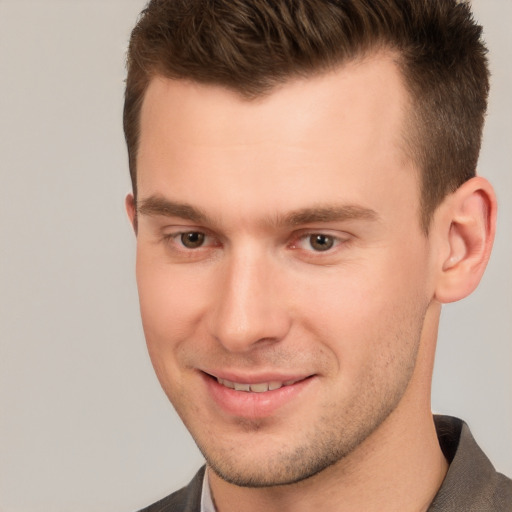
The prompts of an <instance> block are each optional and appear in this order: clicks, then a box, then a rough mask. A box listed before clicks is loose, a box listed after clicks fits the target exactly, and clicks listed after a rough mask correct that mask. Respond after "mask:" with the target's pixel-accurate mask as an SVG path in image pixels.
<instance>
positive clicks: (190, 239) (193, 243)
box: [180, 231, 206, 249]
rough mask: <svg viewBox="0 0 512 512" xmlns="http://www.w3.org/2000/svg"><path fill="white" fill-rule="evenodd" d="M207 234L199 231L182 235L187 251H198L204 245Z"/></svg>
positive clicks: (182, 241) (181, 238)
mask: <svg viewBox="0 0 512 512" xmlns="http://www.w3.org/2000/svg"><path fill="white" fill-rule="evenodd" d="M205 238H206V236H205V234H204V233H201V232H199V231H190V232H189V233H181V235H180V240H181V243H182V244H183V246H184V247H186V248H187V249H197V248H198V247H201V246H202V245H203V244H204V241H205Z"/></svg>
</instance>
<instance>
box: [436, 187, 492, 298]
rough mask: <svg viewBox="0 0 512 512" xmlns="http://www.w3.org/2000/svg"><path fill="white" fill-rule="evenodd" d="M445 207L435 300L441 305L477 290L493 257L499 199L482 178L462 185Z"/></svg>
mask: <svg viewBox="0 0 512 512" xmlns="http://www.w3.org/2000/svg"><path fill="white" fill-rule="evenodd" d="M442 207H443V208H444V210H445V211H444V218H445V219H446V221H445V222H444V225H445V226H447V227H446V228H445V233H446V235H445V238H446V242H447V243H445V244H444V246H445V247H447V248H448V249H447V251H445V252H444V253H443V254H442V261H441V265H440V275H439V279H438V281H437V286H436V292H435V299H436V300H437V301H439V302H441V303H447V302H455V301H457V300H460V299H463V298H464V297H467V296H468V295H469V294H470V293H471V292H473V290H474V289H475V288H476V287H477V285H478V283H479V282H480V279H481V278H482V275H483V273H484V270H485V267H486V265H487V262H488V261H489V257H490V254H491V249H492V244H493V241H494V234H495V229H496V196H495V194H494V190H493V188H492V186H491V185H490V183H489V182H488V181H487V180H485V179H484V178H481V177H476V178H472V179H471V180H469V181H467V182H466V183H464V184H463V185H461V186H460V187H459V188H458V189H457V190H456V191H455V192H454V193H453V194H452V195H451V196H450V197H449V198H447V200H446V204H444V205H442Z"/></svg>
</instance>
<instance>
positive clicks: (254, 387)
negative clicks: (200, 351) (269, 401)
mask: <svg viewBox="0 0 512 512" xmlns="http://www.w3.org/2000/svg"><path fill="white" fill-rule="evenodd" d="M213 378H215V379H217V382H218V383H219V384H220V385H221V386H224V387H226V388H229V389H234V390H235V391H244V392H246V393H266V392H267V391H275V390H276V389H280V388H282V387H285V386H292V385H293V384H295V383H297V382H300V381H301V380H304V379H296V380H287V381H284V382H282V381H277V380H271V381H269V382H258V383H256V384H248V383H242V382H233V381H230V380H227V379H221V378H220V377H213Z"/></svg>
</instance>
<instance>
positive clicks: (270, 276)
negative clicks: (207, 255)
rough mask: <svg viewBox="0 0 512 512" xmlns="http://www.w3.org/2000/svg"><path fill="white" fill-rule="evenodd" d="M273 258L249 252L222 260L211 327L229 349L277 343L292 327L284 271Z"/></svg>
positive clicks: (243, 348) (244, 348)
mask: <svg viewBox="0 0 512 512" xmlns="http://www.w3.org/2000/svg"><path fill="white" fill-rule="evenodd" d="M270 260H271V258H270V257H267V258H266V257H264V256H259V257H258V256H257V255H255V254H251V253H248V252H246V253H245V254H238V255H233V256H232V257H231V258H229V259H228V261H224V262H223V263H224V267H223V272H221V273H220V275H219V289H218V293H217V294H216V297H215V304H214V307H213V308H212V309H211V318H210V329H211V334H212V335H213V337H214V338H215V339H216V340H217V342H218V343H220V344H221V345H223V346H224V348H225V349H226V350H228V351H230V352H249V351H251V350H253V349H254V348H255V347H260V346H262V345H264V344H272V343H277V342H279V341H280V340H282V339H283V338H284V337H285V336H286V334H287V333H288V331H289V329H290V325H291V315H290V311H289V310H288V308H287V301H286V300H285V295H286V293H285V288H286V287H285V286H283V284H284V283H283V279H282V272H280V271H279V269H278V265H277V264H276V263H273V262H272V261H270Z"/></svg>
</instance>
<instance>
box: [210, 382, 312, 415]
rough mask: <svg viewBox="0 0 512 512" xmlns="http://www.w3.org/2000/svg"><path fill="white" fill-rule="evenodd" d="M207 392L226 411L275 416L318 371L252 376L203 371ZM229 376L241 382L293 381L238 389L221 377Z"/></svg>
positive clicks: (297, 394) (306, 385)
mask: <svg viewBox="0 0 512 512" xmlns="http://www.w3.org/2000/svg"><path fill="white" fill-rule="evenodd" d="M200 373H201V376H202V379H203V382H204V384H205V386H206V389H207V393H208V394H209V396H210V397H211V398H212V399H213V401H214V402H215V404H216V405H217V406H218V407H219V408H220V409H221V410H222V411H223V412H224V413H226V414H228V415H230V416H235V417H239V418H246V419H261V418H265V417H269V416H272V415H273V414H276V413H277V412H279V410H280V409H282V408H284V407H286V406H287V405H288V404H290V403H291V402H292V401H294V400H295V399H296V398H297V397H298V396H299V395H300V394H302V393H303V392H304V391H305V390H306V388H308V387H309V386H310V385H311V384H312V383H313V381H314V380H315V379H314V377H315V376H314V375H298V376H283V375H276V374H272V375H271V374H266V375H259V376H257V377H252V378H249V377H247V376H245V377H241V376H236V375H234V374H225V373H223V374H222V375H220V374H215V375H212V374H209V373H206V372H200ZM217 377H218V378H220V379H222V380H229V381H232V382H236V383H240V384H260V383H263V382H290V381H294V383H293V384H290V385H285V386H283V387H280V388H279V389H273V390H269V391H265V392H262V393H257V392H247V391H236V390H234V389H231V388H228V387H226V386H224V385H222V384H220V383H219V382H218V381H217Z"/></svg>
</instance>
